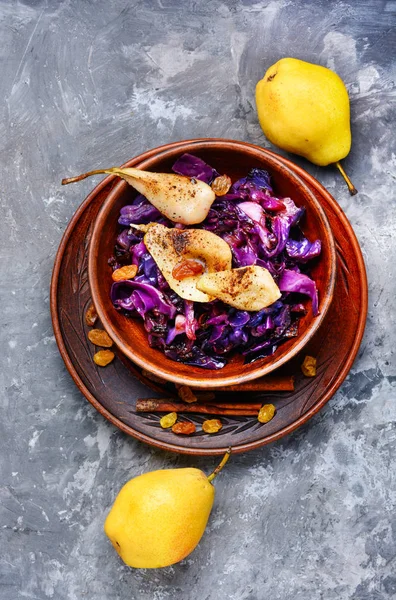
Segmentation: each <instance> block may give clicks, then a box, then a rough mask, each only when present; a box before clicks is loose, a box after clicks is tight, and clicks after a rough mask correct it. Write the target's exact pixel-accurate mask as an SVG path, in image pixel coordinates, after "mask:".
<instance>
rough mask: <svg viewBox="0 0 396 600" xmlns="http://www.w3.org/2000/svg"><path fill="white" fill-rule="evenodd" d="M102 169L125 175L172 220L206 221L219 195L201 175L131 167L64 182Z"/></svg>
mask: <svg viewBox="0 0 396 600" xmlns="http://www.w3.org/2000/svg"><path fill="white" fill-rule="evenodd" d="M101 173H109V174H114V175H118V176H119V177H121V178H122V179H125V181H127V182H128V183H129V184H130V185H131V186H132V187H133V188H135V190H137V191H138V192H140V193H141V194H143V195H144V196H145V197H146V198H147V200H148V201H149V202H151V204H152V205H153V206H155V208H157V209H158V210H159V211H160V213H162V214H163V215H165V216H166V217H167V218H168V219H169V220H170V221H174V222H175V223H183V224H184V225H194V224H196V223H201V222H202V221H204V219H205V218H206V216H207V214H208V212H209V209H210V207H211V206H212V204H213V202H214V199H215V197H216V196H215V193H214V191H213V190H212V188H211V187H210V185H208V184H207V183H205V182H204V181H200V180H199V179H195V178H193V177H184V176H183V175H176V174H174V173H151V172H150V171H141V170H140V169H133V168H131V167H130V168H125V169H121V168H120V167H111V168H110V169H103V170H102V169H99V170H96V171H90V172H89V173H83V175H78V176H77V177H71V178H69V179H62V185H66V184H68V183H73V182H75V181H81V180H82V179H85V178H86V177H89V176H91V175H98V174H101Z"/></svg>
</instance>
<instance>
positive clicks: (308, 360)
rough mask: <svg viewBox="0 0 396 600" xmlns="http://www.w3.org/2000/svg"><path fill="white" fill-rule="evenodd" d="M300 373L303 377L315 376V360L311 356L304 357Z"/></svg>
mask: <svg viewBox="0 0 396 600" xmlns="http://www.w3.org/2000/svg"><path fill="white" fill-rule="evenodd" d="M301 371H302V372H303V374H304V375H305V377H315V375H316V358H314V357H313V356H306V357H305V358H304V362H303V364H302V365H301Z"/></svg>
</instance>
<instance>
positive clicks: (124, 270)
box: [111, 265, 138, 281]
mask: <svg viewBox="0 0 396 600" xmlns="http://www.w3.org/2000/svg"><path fill="white" fill-rule="evenodd" d="M137 271H138V268H137V265H126V266H125V267H120V268H119V269H116V270H115V271H113V272H112V274H111V278H112V280H113V281H125V280H126V279H133V278H134V277H135V275H136V273H137Z"/></svg>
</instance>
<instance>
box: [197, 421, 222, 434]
mask: <svg viewBox="0 0 396 600" xmlns="http://www.w3.org/2000/svg"><path fill="white" fill-rule="evenodd" d="M222 427H223V424H222V422H221V421H220V419H208V420H207V421H204V422H203V423H202V430H203V431H204V432H205V433H217V432H218V431H220V429H221V428H222Z"/></svg>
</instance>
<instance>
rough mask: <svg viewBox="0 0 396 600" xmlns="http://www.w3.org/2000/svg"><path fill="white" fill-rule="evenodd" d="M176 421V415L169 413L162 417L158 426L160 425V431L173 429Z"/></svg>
mask: <svg viewBox="0 0 396 600" xmlns="http://www.w3.org/2000/svg"><path fill="white" fill-rule="evenodd" d="M176 421H177V413H175V412H171V413H168V414H167V415H164V416H163V417H162V418H161V419H160V425H161V427H162V429H168V428H169V427H173V425H174V424H175V423H176Z"/></svg>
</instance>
